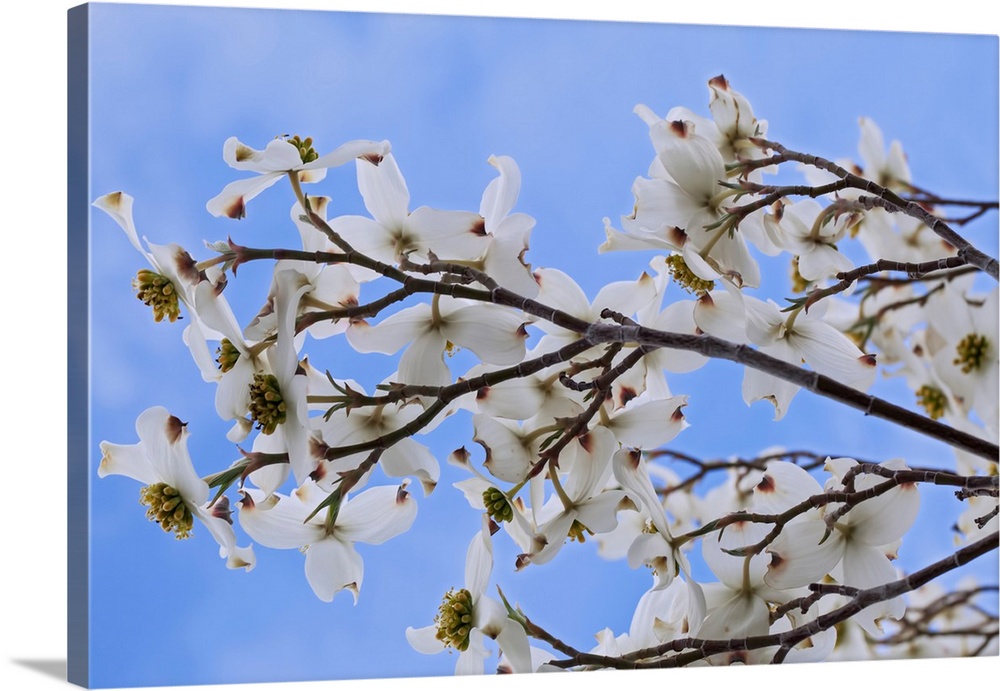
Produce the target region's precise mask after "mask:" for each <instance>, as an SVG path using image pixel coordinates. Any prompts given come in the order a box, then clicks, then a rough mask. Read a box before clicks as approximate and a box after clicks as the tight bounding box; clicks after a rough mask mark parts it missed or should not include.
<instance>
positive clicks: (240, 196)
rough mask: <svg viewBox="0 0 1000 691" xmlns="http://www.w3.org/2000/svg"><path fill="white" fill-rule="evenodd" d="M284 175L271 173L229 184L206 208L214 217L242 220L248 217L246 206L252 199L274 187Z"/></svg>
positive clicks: (209, 201)
mask: <svg viewBox="0 0 1000 691" xmlns="http://www.w3.org/2000/svg"><path fill="white" fill-rule="evenodd" d="M281 178H282V173H269V174H267V175H258V176H257V177H252V178H245V179H243V180H236V181H234V182H231V183H229V184H228V185H226V186H225V187H223V188H222V191H221V192H219V193H218V194H217V195H215V196H214V197H212V198H211V199H209V200H208V202H207V203H206V204H205V208H206V209H208V213H210V214H212V215H213V216H216V217H218V216H227V217H229V218H235V219H240V218H243V217H244V216H246V205H247V202H249V201H250V200H251V199H253V198H254V197H256V196H257V195H258V194H260V193H261V192H263V191H264V190H266V189H267V188H268V187H271V186H272V185H274V184H275V183H276V182H278V180H280V179H281Z"/></svg>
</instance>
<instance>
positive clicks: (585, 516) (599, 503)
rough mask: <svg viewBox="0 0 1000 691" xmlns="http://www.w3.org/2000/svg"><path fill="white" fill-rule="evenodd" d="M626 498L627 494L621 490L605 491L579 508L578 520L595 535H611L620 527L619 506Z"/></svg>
mask: <svg viewBox="0 0 1000 691" xmlns="http://www.w3.org/2000/svg"><path fill="white" fill-rule="evenodd" d="M624 498H625V492H623V491H621V490H617V489H607V490H604V491H603V492H601V493H600V494H599V495H597V496H596V497H594V498H593V499H590V500H588V501H586V502H584V503H582V504H580V505H579V506H577V516H576V520H578V521H579V522H580V523H582V524H583V525H585V526H586V527H587V528H588V529H589V530H590V531H591V532H593V533H597V534H600V533H610V532H611V531H612V530H614V529H615V527H617V525H618V518H617V514H618V505H619V504H620V503H621V500H622V499H624Z"/></svg>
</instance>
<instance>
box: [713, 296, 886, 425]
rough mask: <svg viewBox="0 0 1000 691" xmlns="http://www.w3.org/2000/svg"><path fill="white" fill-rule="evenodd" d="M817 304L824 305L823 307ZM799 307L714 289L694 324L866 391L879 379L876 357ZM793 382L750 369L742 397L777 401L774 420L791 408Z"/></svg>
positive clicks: (793, 394) (793, 390)
mask: <svg viewBox="0 0 1000 691" xmlns="http://www.w3.org/2000/svg"><path fill="white" fill-rule="evenodd" d="M818 307H822V305H819V306H818ZM818 311H820V310H817V309H815V308H814V309H813V311H812V312H811V313H810V312H806V311H805V310H799V311H797V312H793V313H791V314H788V315H786V314H783V313H782V312H781V311H780V310H779V309H778V306H777V305H775V304H774V303H773V302H771V301H768V302H763V301H762V300H758V299H756V298H753V297H750V296H748V295H741V294H739V293H736V292H735V291H729V292H727V291H712V292H711V293H706V294H704V295H702V296H701V298H699V300H698V304H697V306H696V307H695V312H694V319H695V322H696V323H697V324H698V326H699V327H701V328H702V329H703V330H704V331H705V332H706V333H709V334H711V335H713V336H717V337H719V338H724V339H726V340H730V341H733V342H736V343H746V342H751V343H754V344H755V345H757V346H758V347H759V349H760V350H761V352H763V353H766V354H768V355H770V356H772V357H775V358H778V359H779V360H784V361H785V362H789V363H792V364H794V365H800V364H801V363H802V362H805V363H806V364H808V365H809V366H810V367H811V368H812V369H814V370H816V371H817V372H819V373H820V374H823V375H826V376H828V377H830V378H832V379H835V380H836V381H838V382H841V383H843V384H847V385H848V386H853V387H854V388H856V389H859V390H861V391H865V390H867V389H868V388H869V387H870V386H871V385H872V383H873V382H874V380H875V364H876V363H875V356H874V355H869V354H865V353H863V352H861V350H860V349H859V348H858V347H857V346H856V345H854V343H853V342H852V341H851V340H850V339H848V338H847V336H845V335H844V334H842V333H841V332H839V331H838V330H837V329H835V328H834V327H832V326H830V325H829V324H827V323H826V322H825V321H823V320H822V319H821V318H820V317H819V316H816V313H817V312H818ZM798 390H799V387H798V386H797V385H795V384H792V383H790V382H787V381H785V380H783V379H778V378H777V377H775V376H774V375H770V374H766V373H764V372H761V371H760V370H756V369H752V368H749V367H748V368H746V371H745V373H744V376H743V400H744V401H745V402H746V403H747V405H749V404H751V403H753V402H754V401H759V400H762V399H763V400H768V401H770V402H771V403H773V404H774V410H775V414H774V418H775V420H780V419H781V418H782V417H784V415H785V413H786V412H788V406H789V404H790V403H791V400H792V397H793V396H795V394H796V393H798Z"/></svg>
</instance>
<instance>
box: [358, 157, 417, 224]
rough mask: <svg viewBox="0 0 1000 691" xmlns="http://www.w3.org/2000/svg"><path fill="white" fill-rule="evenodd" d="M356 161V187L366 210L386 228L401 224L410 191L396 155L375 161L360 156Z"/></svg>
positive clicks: (408, 202) (406, 209) (407, 207)
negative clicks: (397, 163)
mask: <svg viewBox="0 0 1000 691" xmlns="http://www.w3.org/2000/svg"><path fill="white" fill-rule="evenodd" d="M352 158H353V157H352ZM357 165H358V190H359V191H360V192H361V196H362V197H363V198H364V200H365V208H367V209H368V213H370V214H371V215H372V218H374V219H375V220H376V221H378V222H379V223H381V224H382V225H384V226H386V227H388V228H393V229H399V228H402V227H403V224H404V223H405V222H406V216H407V213H408V212H409V209H410V192H409V190H407V189H406V181H404V180H403V174H402V173H400V172H399V166H397V165H396V159H395V157H394V156H393V155H392V154H389V155H387V156H385V157H384V158H383V159H382V161H381V162H380V163H379V164H378V165H374V164H373V163H371V162H370V161H367V160H364V159H359V160H358V163H357Z"/></svg>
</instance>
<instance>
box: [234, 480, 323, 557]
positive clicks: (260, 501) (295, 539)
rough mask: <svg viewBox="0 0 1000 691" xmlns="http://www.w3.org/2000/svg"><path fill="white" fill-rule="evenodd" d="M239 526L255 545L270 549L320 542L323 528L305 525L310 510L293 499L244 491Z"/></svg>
mask: <svg viewBox="0 0 1000 691" xmlns="http://www.w3.org/2000/svg"><path fill="white" fill-rule="evenodd" d="M243 493H244V498H243V500H242V501H241V502H240V515H239V519H240V526H241V527H242V528H243V530H244V531H246V534H247V535H249V536H250V538H251V539H252V540H253V541H254V542H259V543H260V544H262V545H264V546H265V547H271V548H272V549H299V548H300V547H305V546H306V545H308V544H311V543H313V542H316V541H318V540H322V539H323V537H324V535H325V531H324V530H323V527H322V526H319V525H314V524H313V523H305V519H306V517H307V516H308V515H309V514H310V513H311V511H312V509H311V508H310V507H307V506H306V505H304V504H303V503H302V502H301V501H299V500H298V499H296V498H293V497H286V496H283V495H280V494H273V495H271V497H270V498H269V499H267V498H266V495H265V494H264V493H263V492H261V491H259V490H254V489H244V490H243Z"/></svg>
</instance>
